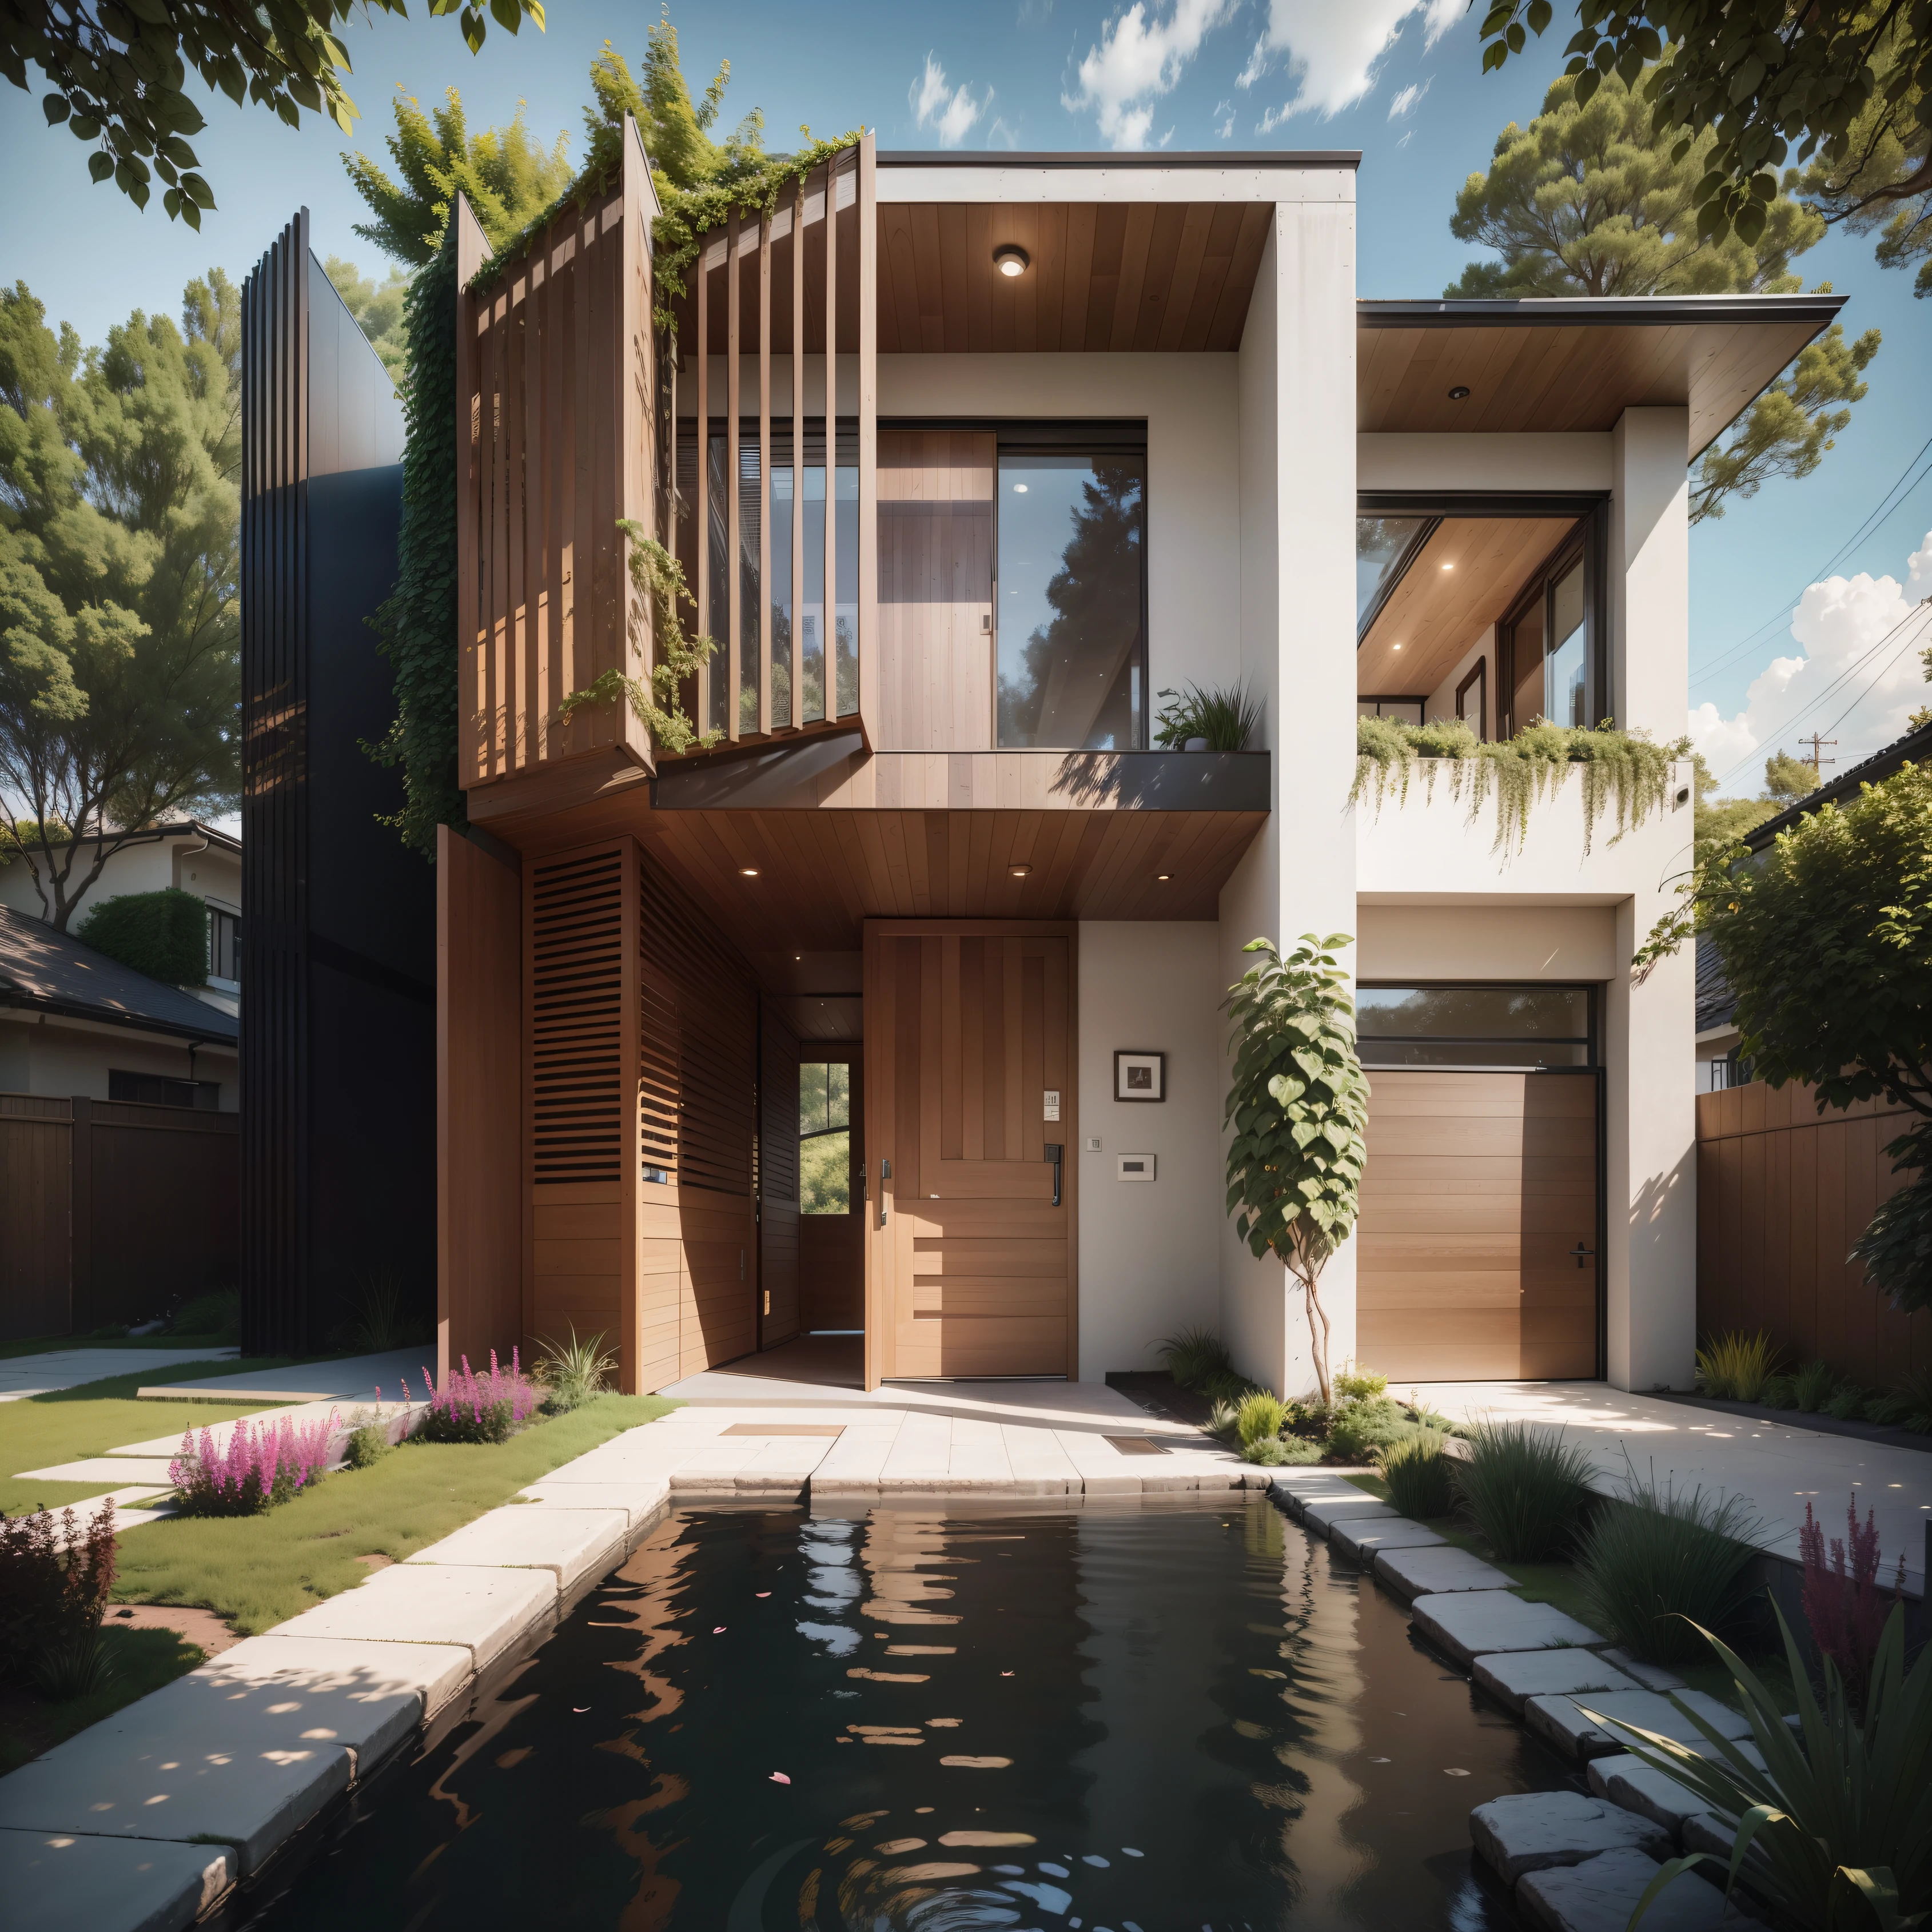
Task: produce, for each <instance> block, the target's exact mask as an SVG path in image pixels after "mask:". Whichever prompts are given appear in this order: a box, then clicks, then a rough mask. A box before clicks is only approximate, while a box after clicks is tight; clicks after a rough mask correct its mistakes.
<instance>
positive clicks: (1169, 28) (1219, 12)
mask: <svg viewBox="0 0 1932 1932" xmlns="http://www.w3.org/2000/svg"><path fill="white" fill-rule="evenodd" d="M1154 6H1155V11H1154V15H1153V16H1152V17H1150V15H1149V12H1148V0H1134V4H1133V5H1132V6H1131V7H1128V8H1127V10H1126V11H1125V12H1124V13H1117V14H1115V17H1113V18H1112V20H1109V22H1108V23H1107V24H1106V26H1104V27H1103V28H1102V29H1101V30H1100V41H1099V43H1098V44H1097V45H1096V46H1091V47H1089V48H1088V50H1087V57H1086V58H1085V60H1083V61H1082V62H1081V63H1080V65H1079V68H1078V70H1077V71H1076V78H1077V79H1078V80H1079V83H1080V86H1079V92H1078V93H1076V94H1065V93H1063V94H1062V95H1061V97H1060V100H1061V106H1062V107H1064V108H1065V109H1066V110H1067V112H1068V113H1070V114H1078V113H1083V112H1085V111H1088V110H1091V112H1092V113H1093V115H1094V119H1095V120H1096V121H1097V123H1098V124H1099V126H1100V133H1101V136H1102V137H1103V139H1105V140H1106V141H1107V142H1109V144H1110V145H1112V146H1114V147H1115V148H1144V147H1145V146H1146V145H1147V143H1148V135H1149V134H1150V133H1152V131H1153V129H1154V102H1155V101H1157V100H1159V99H1160V97H1161V96H1162V95H1164V94H1168V93H1171V92H1172V91H1173V89H1174V88H1175V86H1176V85H1177V84H1178V83H1179V81H1180V79H1181V75H1182V74H1183V73H1184V71H1186V69H1187V64H1188V62H1190V61H1191V60H1192V59H1193V58H1194V56H1195V55H1196V54H1197V53H1199V52H1200V50H1201V43H1202V41H1203V40H1205V39H1206V38H1207V37H1208V34H1209V33H1210V32H1211V31H1213V30H1214V28H1216V27H1218V26H1220V24H1221V23H1222V22H1223V21H1224V20H1226V19H1227V18H1228V17H1229V15H1230V14H1231V13H1232V12H1233V10H1234V8H1235V0H1173V5H1172V7H1171V8H1170V9H1169V11H1168V13H1167V15H1166V17H1165V18H1164V19H1163V18H1162V17H1160V12H1159V0H1154Z"/></svg>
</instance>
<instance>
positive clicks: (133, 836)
mask: <svg viewBox="0 0 1932 1932" xmlns="http://www.w3.org/2000/svg"><path fill="white" fill-rule="evenodd" d="M110 838H119V839H121V841H122V842H123V843H124V844H128V845H152V844H155V843H157V841H160V840H161V839H163V838H205V839H206V840H207V841H208V844H211V846H213V847H214V848H215V850H217V851H220V852H231V853H233V854H234V855H235V856H236V857H237V858H238V859H239V857H240V856H242V841H241V840H240V839H239V838H237V837H236V835H235V834H234V833H233V832H224V831H223V830H222V829H221V828H220V826H218V825H205V824H203V823H202V821H201V820H199V819H198V818H178V819H173V820H170V821H169V823H167V824H166V825H149V826H143V827H142V829H141V830H139V832H129V833H122V832H84V833H83V834H82V835H81V840H80V842H81V843H82V844H83V845H98V844H101V843H102V842H103V841H104V840H106V839H110Z"/></svg>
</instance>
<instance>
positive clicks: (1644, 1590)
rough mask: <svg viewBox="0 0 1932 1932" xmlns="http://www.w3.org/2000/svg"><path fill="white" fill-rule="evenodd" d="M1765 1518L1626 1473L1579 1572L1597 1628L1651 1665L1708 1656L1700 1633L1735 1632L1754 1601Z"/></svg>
mask: <svg viewBox="0 0 1932 1932" xmlns="http://www.w3.org/2000/svg"><path fill="white" fill-rule="evenodd" d="M1762 1529H1763V1522H1762V1520H1760V1518H1759V1517H1758V1516H1757V1514H1756V1513H1755V1512H1754V1511H1753V1510H1752V1509H1751V1507H1750V1505H1748V1504H1747V1503H1746V1502H1744V1500H1743V1499H1742V1498H1740V1497H1737V1496H1729V1497H1724V1498H1721V1499H1716V1500H1712V1499H1709V1498H1707V1497H1706V1496H1705V1494H1704V1493H1703V1490H1691V1493H1689V1494H1688V1496H1687V1495H1683V1494H1681V1493H1679V1492H1677V1491H1676V1490H1675V1489H1674V1488H1673V1487H1672V1485H1671V1484H1670V1481H1669V1479H1668V1478H1667V1479H1666V1480H1665V1481H1664V1483H1663V1484H1662V1485H1661V1486H1660V1485H1659V1484H1658V1481H1657V1480H1656V1478H1655V1476H1654V1475H1653V1476H1652V1478H1650V1479H1649V1481H1642V1482H1640V1481H1638V1480H1637V1477H1636V1475H1635V1474H1634V1472H1631V1474H1629V1475H1628V1476H1627V1477H1626V1478H1625V1483H1624V1494H1623V1496H1622V1498H1621V1499H1619V1500H1618V1501H1616V1502H1610V1503H1606V1504H1605V1505H1604V1507H1603V1508H1601V1509H1600V1510H1598V1511H1597V1512H1596V1513H1595V1516H1594V1517H1593V1518H1592V1520H1591V1522H1590V1524H1589V1527H1588V1528H1587V1529H1586V1530H1585V1531H1584V1532H1583V1535H1582V1537H1581V1538H1580V1544H1579V1547H1578V1550H1577V1568H1578V1570H1579V1571H1580V1573H1581V1577H1582V1581H1583V1590H1584V1594H1585V1595H1586V1598H1587V1599H1588V1601H1589V1604H1590V1606H1591V1608H1592V1612H1593V1613H1594V1620H1595V1622H1598V1624H1599V1625H1601V1627H1602V1628H1603V1629H1604V1631H1606V1632H1607V1634H1609V1635H1610V1636H1612V1637H1615V1638H1616V1640H1617V1641H1618V1642H1619V1643H1621V1644H1622V1646H1624V1647H1625V1649H1627V1650H1628V1651H1629V1652H1630V1653H1631V1655H1632V1656H1633V1657H1636V1658H1640V1659H1641V1660H1642V1661H1644V1662H1645V1663H1646V1664H1685V1663H1689V1662H1691V1661H1694V1660H1695V1659H1697V1658H1700V1657H1702V1656H1703V1655H1704V1652H1705V1640H1704V1638H1703V1636H1702V1634H1700V1627H1701V1629H1702V1630H1709V1631H1718V1632H1720V1633H1721V1634H1722V1633H1727V1632H1728V1633H1733V1634H1734V1633H1735V1632H1736V1631H1737V1629H1738V1628H1739V1625H1740V1624H1741V1623H1742V1621H1743V1619H1744V1618H1745V1613H1746V1612H1747V1610H1748V1607H1749V1606H1750V1604H1751V1601H1752V1599H1753V1598H1754V1597H1755V1596H1756V1595H1757V1589H1756V1586H1755V1585H1754V1583H1753V1581H1752V1579H1751V1564H1752V1561H1753V1559H1754V1557H1755V1556H1756V1554H1757V1552H1756V1550H1755V1548H1754V1544H1755V1543H1756V1541H1757V1536H1758V1534H1759V1532H1760V1531H1761V1530H1762Z"/></svg>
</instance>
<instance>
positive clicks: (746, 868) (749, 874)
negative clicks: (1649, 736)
mask: <svg viewBox="0 0 1932 1932" xmlns="http://www.w3.org/2000/svg"><path fill="white" fill-rule="evenodd" d="M738 876H739V878H741V879H755V878H756V877H757V876H758V868H757V866H755V865H740V866H739V868H738Z"/></svg>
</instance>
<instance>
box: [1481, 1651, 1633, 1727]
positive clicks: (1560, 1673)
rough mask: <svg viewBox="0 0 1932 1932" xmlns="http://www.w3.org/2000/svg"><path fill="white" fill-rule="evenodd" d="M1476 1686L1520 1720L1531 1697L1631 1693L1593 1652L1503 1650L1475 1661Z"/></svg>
mask: <svg viewBox="0 0 1932 1932" xmlns="http://www.w3.org/2000/svg"><path fill="white" fill-rule="evenodd" d="M1471 1675H1472V1676H1473V1677H1474V1678H1475V1682H1476V1683H1477V1685H1478V1687H1479V1688H1481V1689H1483V1690H1484V1691H1487V1692H1488V1693H1489V1694H1490V1696H1491V1697H1493V1698H1495V1699H1496V1701H1497V1702H1498V1703H1501V1704H1507V1705H1508V1706H1509V1708H1510V1709H1511V1710H1512V1711H1514V1712H1515V1713H1516V1715H1517V1716H1518V1717H1519V1718H1520V1717H1521V1716H1522V1715H1523V1705H1524V1703H1526V1701H1527V1700H1529V1699H1530V1698H1532V1697H1565V1696H1568V1695H1570V1694H1572V1693H1574V1692H1577V1691H1635V1690H1638V1689H1640V1688H1642V1687H1641V1686H1640V1685H1637V1684H1634V1683H1632V1682H1631V1680H1630V1679H1628V1677H1626V1676H1625V1675H1624V1673H1622V1671H1621V1670H1613V1668H1612V1667H1610V1665H1609V1664H1607V1663H1605V1662H1604V1660H1603V1658H1601V1656H1600V1655H1598V1652H1595V1651H1594V1650H1505V1651H1500V1652H1498V1653H1497V1654H1496V1655H1494V1656H1493V1657H1479V1658H1477V1659H1476V1660H1475V1664H1474V1666H1473V1667H1472V1671H1471Z"/></svg>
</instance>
